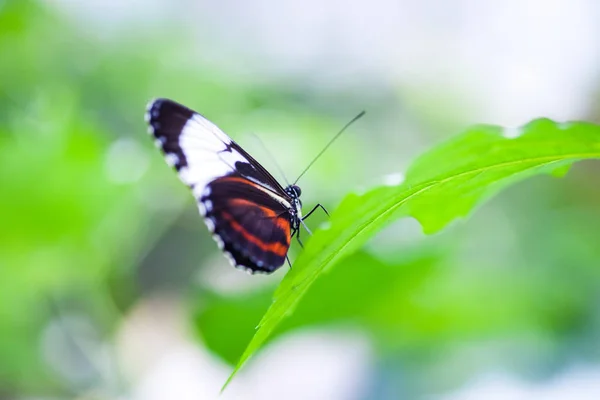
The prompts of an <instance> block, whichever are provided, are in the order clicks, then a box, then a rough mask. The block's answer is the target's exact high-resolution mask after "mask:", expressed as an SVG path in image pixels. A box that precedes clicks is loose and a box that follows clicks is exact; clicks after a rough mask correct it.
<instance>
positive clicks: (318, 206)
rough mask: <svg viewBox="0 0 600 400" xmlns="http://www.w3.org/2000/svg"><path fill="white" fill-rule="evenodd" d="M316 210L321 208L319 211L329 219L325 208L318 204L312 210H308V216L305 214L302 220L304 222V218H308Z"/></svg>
mask: <svg viewBox="0 0 600 400" xmlns="http://www.w3.org/2000/svg"><path fill="white" fill-rule="evenodd" d="M317 208H321V210H323V211H324V212H325V214H327V216H328V217H329V213H328V212H327V210H326V209H325V207H323V205H322V204H321V203H319V204H317V205H316V206H314V207H313V209H312V210H310V211H309V213H308V214H306V215H305V216H304V217H302V219H303V220H305V219H306V218H308V217H310V214H312V213H313V212H315V211H316V209H317Z"/></svg>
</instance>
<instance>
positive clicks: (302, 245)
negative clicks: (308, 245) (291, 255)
mask: <svg viewBox="0 0 600 400" xmlns="http://www.w3.org/2000/svg"><path fill="white" fill-rule="evenodd" d="M294 235H296V240H297V241H298V243H299V244H300V247H302V248H304V244H303V243H302V240H300V229H293V230H292V236H291V237H294Z"/></svg>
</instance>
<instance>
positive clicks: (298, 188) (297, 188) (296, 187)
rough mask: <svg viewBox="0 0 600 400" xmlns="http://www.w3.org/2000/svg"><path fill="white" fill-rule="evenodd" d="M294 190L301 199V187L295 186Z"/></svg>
mask: <svg viewBox="0 0 600 400" xmlns="http://www.w3.org/2000/svg"><path fill="white" fill-rule="evenodd" d="M292 190H293V191H294V192H296V196H298V197H300V196H301V195H302V189H300V186H296V185H293V186H292Z"/></svg>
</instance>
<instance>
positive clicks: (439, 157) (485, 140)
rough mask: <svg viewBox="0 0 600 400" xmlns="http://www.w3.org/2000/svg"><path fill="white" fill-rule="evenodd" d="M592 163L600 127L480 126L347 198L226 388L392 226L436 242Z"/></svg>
mask: <svg viewBox="0 0 600 400" xmlns="http://www.w3.org/2000/svg"><path fill="white" fill-rule="evenodd" d="M590 158H600V127H599V126H597V125H594V124H590V123H584V122H575V123H555V122H553V121H550V120H548V119H539V120H535V121H533V122H531V123H529V124H527V125H526V126H524V127H522V128H520V129H519V130H507V129H503V128H501V127H497V126H475V127H473V128H471V129H469V130H468V131H466V132H465V133H463V134H461V135H459V136H457V137H456V138H454V139H452V140H449V141H448V142H446V143H443V144H441V145H439V146H437V147H435V148H433V149H432V150H430V151H429V152H427V153H425V154H423V155H422V156H421V157H419V158H418V159H417V160H416V161H415V162H414V163H413V165H412V166H411V167H410V169H409V170H408V172H407V173H406V179H405V180H404V182H402V183H400V184H398V185H395V186H380V187H377V188H375V189H372V190H370V191H368V192H366V193H364V194H351V195H348V196H346V198H345V199H344V200H343V201H342V203H341V204H340V206H339V207H338V208H337V209H336V210H335V212H334V213H332V214H331V218H330V221H329V224H328V226H327V227H325V228H323V229H320V230H319V231H317V232H315V234H314V235H313V236H312V237H311V239H310V240H309V242H308V243H307V245H306V247H305V249H304V251H303V252H302V253H301V254H300V256H299V257H298V259H297V260H296V262H295V263H294V267H293V268H292V269H291V270H290V272H289V273H288V274H287V275H286V276H285V278H284V279H283V280H282V282H281V284H280V285H279V287H278V288H277V290H276V292H275V295H274V299H273V303H272V304H271V307H270V308H269V309H268V310H267V312H266V314H265V315H264V316H263V318H262V320H261V321H260V324H259V326H258V330H257V332H256V333H255V335H254V337H253V338H252V340H251V342H250V344H249V345H248V347H247V348H246V350H245V351H244V353H243V354H242V356H241V358H240V360H239V362H238V364H237V366H236V367H235V369H234V371H233V372H232V374H231V376H230V377H229V379H228V380H227V382H226V383H225V385H224V387H223V388H225V387H226V386H227V384H228V383H229V382H230V381H231V379H232V378H233V377H234V376H235V374H236V372H237V371H239V369H240V368H241V367H242V365H244V363H245V362H246V361H247V360H248V359H249V358H250V356H251V355H252V354H253V353H254V352H255V351H256V350H258V349H259V348H260V347H261V346H262V345H263V343H264V342H265V341H266V340H267V338H268V337H269V336H270V335H271V333H272V332H273V330H274V329H275V327H276V326H277V325H278V324H279V323H280V322H281V321H282V320H283V318H284V317H285V316H286V315H289V314H290V313H291V312H292V311H293V309H294V307H295V306H296V304H297V303H298V301H299V300H300V299H301V298H302V296H303V295H304V294H305V293H306V292H307V290H308V289H309V288H310V287H311V285H312V283H313V282H314V281H315V280H316V279H317V277H318V276H319V275H320V274H321V273H322V272H323V271H325V270H326V269H327V268H329V267H331V266H332V265H334V264H335V263H337V262H339V261H340V260H341V259H342V258H343V257H346V256H348V255H349V254H351V253H353V252H355V251H356V250H358V249H359V248H360V247H361V246H362V245H363V244H364V243H365V242H366V241H367V240H368V239H369V238H370V237H372V236H373V235H374V234H375V233H377V232H378V231H379V230H381V229H382V228H384V227H385V226H387V225H388V224H389V223H391V222H392V221H395V220H397V219H399V218H402V217H407V216H412V217H414V218H415V219H417V220H418V221H419V222H420V224H421V225H422V227H423V231H424V232H425V233H428V234H431V233H434V232H437V231H439V230H440V229H442V228H444V227H445V226H446V225H448V223H450V222H451V221H452V220H454V219H456V218H458V217H464V216H467V215H468V214H469V213H471V212H472V211H473V210H474V209H475V207H476V206H478V205H480V204H481V203H482V202H483V201H484V200H486V199H488V198H490V197H491V196H492V195H494V194H495V193H497V192H498V191H499V190H501V189H502V188H504V187H506V186H508V185H510V184H512V183H515V182H517V181H520V180H523V179H525V178H527V177H530V176H533V175H537V174H552V175H554V176H560V175H564V174H565V173H566V172H567V169H568V167H569V166H570V165H571V164H572V163H573V162H575V161H578V160H583V159H590ZM323 306H326V305H323Z"/></svg>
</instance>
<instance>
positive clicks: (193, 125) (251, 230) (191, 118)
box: [146, 99, 310, 273]
mask: <svg viewBox="0 0 600 400" xmlns="http://www.w3.org/2000/svg"><path fill="white" fill-rule="evenodd" d="M146 120H147V122H148V124H149V126H150V129H149V131H150V133H151V134H152V135H153V136H154V138H155V143H156V145H157V147H159V148H160V149H161V150H162V152H163V153H164V156H165V160H166V161H167V163H168V164H169V165H171V166H172V167H174V168H175V170H176V171H177V172H178V174H179V177H180V179H181V180H182V181H183V182H184V183H185V184H186V185H188V186H189V187H190V189H191V190H192V193H193V194H194V197H195V198H196V201H197V204H198V209H199V211H200V214H201V215H202V216H203V218H204V221H205V223H206V225H207V227H208V229H209V230H210V231H211V233H212V234H213V238H214V239H215V240H216V242H217V244H218V245H219V247H220V248H221V249H222V250H223V251H224V252H225V254H226V256H227V257H228V258H229V259H230V261H231V262H232V264H233V265H234V266H236V267H239V268H242V269H246V270H248V271H249V272H251V273H255V272H261V273H271V272H274V271H275V270H277V269H278V268H279V267H281V266H282V265H283V264H284V262H285V260H286V258H287V252H288V250H289V247H290V242H291V239H292V237H293V236H294V235H298V233H299V229H300V225H301V224H303V219H302V202H301V201H300V195H301V193H302V192H301V190H300V188H299V187H298V186H297V185H288V186H287V187H285V188H284V187H282V186H281V185H280V184H279V183H278V182H277V180H276V179H275V178H274V177H273V176H272V175H271V174H270V173H269V172H268V171H267V170H266V169H265V168H264V167H263V166H262V165H260V163H258V162H257V161H256V160H255V159H254V158H252V156H251V155H250V154H248V153H247V152H246V151H245V150H244V149H242V148H241V147H240V146H239V145H238V144H237V143H236V142H234V141H233V140H232V139H231V138H229V136H227V135H226V134H225V133H224V132H223V131H221V130H220V129H219V128H218V127H217V126H216V125H214V124H213V123H212V122H210V121H209V120H207V119H206V118H204V117H203V116H202V115H200V114H199V113H196V112H195V111H193V110H191V109H189V108H187V107H185V106H183V105H181V104H178V103H176V102H174V101H172V100H167V99H157V100H154V101H152V102H151V103H150V104H149V105H148V109H147V113H146ZM309 214H310V213H309Z"/></svg>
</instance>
